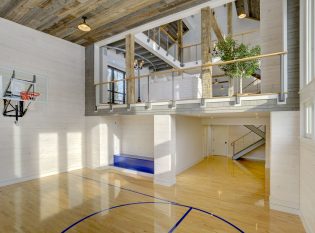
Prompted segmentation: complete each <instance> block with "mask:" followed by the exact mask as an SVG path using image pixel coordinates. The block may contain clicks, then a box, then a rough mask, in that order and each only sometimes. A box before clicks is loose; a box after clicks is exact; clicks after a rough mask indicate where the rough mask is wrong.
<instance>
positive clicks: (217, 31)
mask: <svg viewBox="0 0 315 233" xmlns="http://www.w3.org/2000/svg"><path fill="white" fill-rule="evenodd" d="M210 17H211V27H212V29H213V31H214V33H215V35H216V37H217V39H218V41H219V40H223V39H224V37H223V35H222V31H221V29H220V26H219V24H218V21H217V19H216V17H215V12H214V11H213V10H211V14H210Z"/></svg>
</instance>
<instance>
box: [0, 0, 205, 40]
mask: <svg viewBox="0 0 315 233" xmlns="http://www.w3.org/2000/svg"><path fill="white" fill-rule="evenodd" d="M208 1H209V0H1V1H0V17H2V18H5V19H8V20H11V21H14V22H16V23H19V24H22V25H25V26H28V27H31V28H34V29H36V30H39V31H42V32H46V33H48V34H51V35H53V36H57V37H59V38H62V39H65V40H68V41H71V42H74V43H77V44H80V45H83V46H87V45H89V44H92V43H94V42H97V41H100V40H102V39H105V38H108V37H110V36H112V35H115V34H118V33H120V32H123V31H126V30H128V29H131V28H134V27H137V26H139V25H142V24H144V23H147V22H150V21H153V20H156V19H159V18H161V17H164V16H167V15H170V14H173V13H175V12H179V11H182V10H184V9H187V8H189V7H192V6H194V5H198V4H201V3H204V2H208ZM82 16H86V17H88V20H87V23H88V24H89V25H90V26H91V27H92V31H90V32H82V31H79V30H78V29H77V25H78V24H79V23H80V22H81V21H82V19H81V17H82Z"/></svg>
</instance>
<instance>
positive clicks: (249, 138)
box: [231, 125, 265, 155]
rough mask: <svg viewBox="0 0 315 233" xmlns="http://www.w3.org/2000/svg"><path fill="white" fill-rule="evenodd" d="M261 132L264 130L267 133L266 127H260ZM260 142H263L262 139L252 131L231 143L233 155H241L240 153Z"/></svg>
mask: <svg viewBox="0 0 315 233" xmlns="http://www.w3.org/2000/svg"><path fill="white" fill-rule="evenodd" d="M257 128H258V129H259V130H262V131H263V132H265V126H264V125H260V126H258V127H257ZM259 140H262V137H260V136H259V135H257V134H256V133H255V132H253V131H250V132H248V133H246V134H245V135H243V136H241V137H240V138H238V139H236V140H234V141H233V142H232V143H231V146H232V147H233V155H235V154H237V153H239V152H240V151H242V150H244V149H246V148H247V147H249V146H251V145H253V144H254V143H256V142H258V141H259Z"/></svg>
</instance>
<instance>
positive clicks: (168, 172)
mask: <svg viewBox="0 0 315 233" xmlns="http://www.w3.org/2000/svg"><path fill="white" fill-rule="evenodd" d="M175 159H176V120H175V116H171V115H154V173H155V174H154V183H156V184H161V185H166V186H171V185H173V184H175V183H176V163H175Z"/></svg>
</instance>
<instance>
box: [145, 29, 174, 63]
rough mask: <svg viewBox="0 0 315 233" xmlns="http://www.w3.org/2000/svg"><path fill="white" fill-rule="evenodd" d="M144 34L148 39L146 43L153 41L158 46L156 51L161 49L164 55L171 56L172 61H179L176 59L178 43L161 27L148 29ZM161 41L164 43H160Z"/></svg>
mask: <svg viewBox="0 0 315 233" xmlns="http://www.w3.org/2000/svg"><path fill="white" fill-rule="evenodd" d="M145 34H146V36H147V37H148V39H147V42H150V41H151V40H152V41H154V42H155V43H156V44H157V45H158V47H157V48H158V50H159V49H160V48H163V49H164V50H165V51H166V52H167V53H166V55H172V56H173V58H174V61H176V60H180V58H179V57H178V47H179V43H178V41H177V40H175V39H174V38H173V37H172V36H171V35H170V34H169V33H168V32H167V31H166V30H165V29H164V27H163V26H160V27H157V28H153V29H149V30H147V31H146V32H145ZM162 41H163V42H164V43H162Z"/></svg>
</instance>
